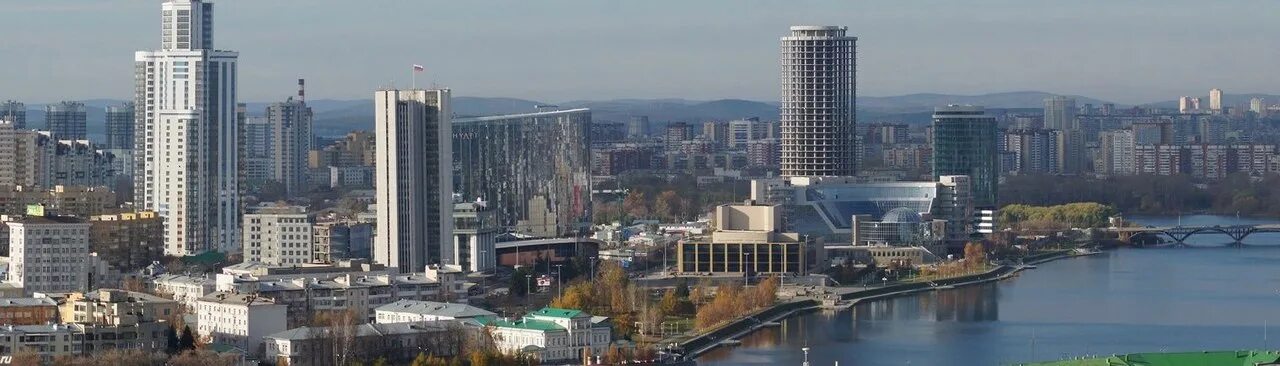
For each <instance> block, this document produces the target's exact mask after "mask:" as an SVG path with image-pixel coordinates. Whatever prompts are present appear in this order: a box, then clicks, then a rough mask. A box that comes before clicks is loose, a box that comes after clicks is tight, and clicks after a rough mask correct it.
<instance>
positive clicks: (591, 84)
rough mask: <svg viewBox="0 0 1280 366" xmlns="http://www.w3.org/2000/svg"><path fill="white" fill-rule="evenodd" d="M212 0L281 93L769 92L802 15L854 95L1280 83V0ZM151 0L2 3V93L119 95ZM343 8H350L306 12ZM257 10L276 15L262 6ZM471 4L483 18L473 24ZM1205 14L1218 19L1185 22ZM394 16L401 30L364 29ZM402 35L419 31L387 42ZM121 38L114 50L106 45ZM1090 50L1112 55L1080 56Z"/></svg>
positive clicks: (1260, 87) (260, 94) (567, 95)
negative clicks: (305, 81) (855, 86)
mask: <svg viewBox="0 0 1280 366" xmlns="http://www.w3.org/2000/svg"><path fill="white" fill-rule="evenodd" d="M221 3H225V5H224V6H225V7H226V8H227V9H229V10H228V11H227V12H226V13H227V14H226V15H223V16H220V17H219V18H217V20H216V21H217V22H218V23H219V24H220V25H221V26H220V29H222V31H221V32H220V34H219V45H220V46H221V47H225V48H231V49H236V50H239V51H242V52H245V53H246V54H253V55H257V56H256V57H257V58H256V59H253V60H246V61H245V62H243V65H242V67H241V68H242V72H243V73H244V76H245V78H244V80H245V85H243V86H242V87H241V89H242V90H243V91H244V92H243V93H244V95H243V96H244V98H241V99H242V100H251V101H258V100H274V99H275V96H278V95H287V94H286V93H289V92H290V91H291V90H290V88H289V86H288V85H290V83H289V82H287V81H289V80H292V79H295V78H297V77H308V78H310V79H312V80H313V82H312V86H313V88H312V89H313V93H312V96H313V99H317V100H318V99H366V98H367V96H365V95H364V94H366V93H365V91H367V90H371V89H377V88H379V87H383V86H388V85H389V84H390V82H391V81H394V82H395V86H399V87H403V86H407V84H409V83H408V79H409V75H408V74H409V65H411V64H413V63H420V64H424V65H426V67H427V72H426V74H425V75H423V77H421V79H423V80H420V81H423V82H424V85H427V84H429V83H430V82H433V81H434V82H437V83H438V84H439V85H441V86H449V87H452V88H454V89H455V90H458V91H459V94H460V95H475V96H489V97H514V98H525V99H535V100H544V101H566V100H575V99H614V98H661V97H678V98H688V99H699V100H706V99H724V98H736V99H748V100H765V101H768V100H777V99H778V92H777V90H776V87H775V86H776V85H777V82H778V77H779V72H778V71H779V70H778V67H777V65H776V60H775V59H773V58H772V57H761V56H760V55H765V54H769V53H770V51H771V50H772V49H773V48H774V47H776V45H775V44H773V43H772V42H768V41H767V40H768V39H770V38H773V37H776V34H778V33H780V32H784V31H785V30H786V29H787V27H788V26H790V25H797V24H844V25H848V26H849V27H850V30H849V32H850V34H851V35H852V36H856V37H859V38H860V42H861V43H863V44H862V47H863V49H864V50H863V51H864V52H862V53H861V54H860V55H858V56H859V60H858V62H859V67H860V69H861V70H860V71H862V74H863V75H864V76H863V80H861V82H860V83H859V84H860V85H859V86H860V87H861V89H860V90H859V91H858V92H859V94H861V95H864V96H887V95H902V94H912V93H924V92H928V93H947V94H964V95H974V94H984V93H992V92H1004V91H1016V90H1032V89H1034V90H1045V91H1049V92H1053V93H1059V94H1068V95H1088V96H1091V97H1095V98H1102V99H1107V100H1111V101H1115V102H1117V103H1122V104H1140V103H1149V102H1155V101H1162V100H1171V99H1174V98H1176V97H1177V96H1181V95H1200V94H1202V93H1204V90H1208V89H1209V88H1213V87H1217V88H1222V89H1224V90H1226V91H1228V92H1257V93H1267V92H1269V91H1270V90H1272V89H1271V88H1272V85H1275V84H1276V80H1275V79H1274V78H1275V76H1268V75H1270V74H1269V73H1266V72H1265V70H1268V69H1270V67H1271V66H1270V63H1269V62H1267V61H1268V60H1274V59H1275V58H1276V56H1277V55H1278V53H1280V51H1277V50H1273V49H1269V48H1265V47H1256V46H1254V45H1255V44H1260V43H1259V42H1261V41H1263V40H1264V39H1263V38H1260V37H1263V35H1264V34H1268V33H1274V32H1270V31H1269V28H1271V27H1274V25H1270V24H1268V22H1266V21H1265V14H1270V13H1274V11H1267V9H1268V8H1274V9H1275V10H1280V4H1270V3H1262V4H1255V8H1256V9H1255V10H1256V11H1249V12H1239V11H1237V10H1238V7H1232V6H1229V5H1223V4H1211V5H1201V4H1194V6H1192V3H1190V2H1159V3H1156V2H1137V3H1124V4H1111V3H1106V5H1102V4H1103V3H1101V2H1085V3H1083V4H1080V3H1071V4H1070V6H1067V5H1066V4H1061V5H1059V4H1023V3H1009V2H1001V1H983V2H978V3H966V4H963V5H953V4H947V3H929V4H926V5H925V6H918V5H919V4H912V5H917V6H912V5H901V4H892V3H876V4H866V3H853V4H846V3H838V2H822V1H814V2H805V3H802V4H799V5H797V4H790V3H788V4H782V3H761V4H756V5H753V6H750V7H740V8H738V7H729V6H724V5H725V4H723V3H719V2H707V3H701V2H700V3H696V4H680V7H678V8H676V7H673V5H672V4H673V3H669V2H656V3H648V2H646V3H617V4H597V3H584V2H553V3H550V4H521V3H507V2H503V3H494V4H470V3H460V4H454V3H445V4H433V5H432V6H431V8H432V9H433V11H432V12H431V13H432V14H449V15H450V16H449V17H439V18H436V17H434V16H430V15H427V16H419V17H420V18H421V21H418V20H414V19H412V18H410V16H411V14H424V13H423V12H421V11H415V10H421V7H424V6H425V5H421V4H383V5H382V6H380V7H378V8H377V9H367V8H369V7H367V6H363V5H362V4H358V3H337V2H323V3H321V4H315V3H314V2H308V3H306V4H308V6H297V5H298V4H299V3H297V2H287V1H286V2H272V3H254V5H253V6H254V7H255V9H256V10H253V11H249V10H250V9H249V7H248V6H246V4H249V3H244V2H228V1H223V2H221ZM1180 4H1186V5H1187V6H1180ZM149 5H151V4H150V3H147V2H107V3H92V4H76V3H67V2H54V3H41V4H12V5H9V6H8V8H9V10H11V13H12V14H15V15H16V16H14V17H13V19H14V22H11V23H10V27H11V28H13V32H12V33H11V34H12V35H13V36H12V38H11V39H13V40H14V41H13V42H7V43H6V44H3V45H0V52H4V53H5V54H8V55H16V57H9V58H6V59H5V60H0V66H2V67H0V80H5V81H7V82H6V83H5V84H7V85H21V86H23V88H22V89H20V90H13V89H10V90H6V91H5V92H4V94H5V95H4V96H3V98H8V99H15V100H20V101H26V102H28V103H50V102H56V101H59V100H64V99H73V100H74V99H96V98H112V99H125V98H122V97H126V96H127V95H129V91H130V89H131V87H132V83H131V82H130V81H129V80H128V78H127V76H126V77H121V76H120V75H128V72H129V69H130V68H131V66H132V65H131V64H130V63H129V62H128V61H129V60H128V55H127V53H121V52H119V50H120V49H148V48H151V47H154V44H155V42H154V41H155V39H154V28H153V27H152V26H148V24H153V22H154V21H153V20H151V21H148V20H149V19H151V18H153V17H154V16H155V15H156V11H155V10H154V9H150V8H149ZM805 5H812V6H805ZM818 5H821V6H818ZM995 5H1001V6H995ZM908 8H910V9H908ZM1153 8H1155V9H1157V10H1159V12H1158V13H1156V14H1155V15H1156V16H1144V17H1143V18H1142V21H1141V22H1136V21H1133V17H1132V16H1131V14H1134V13H1136V12H1139V11H1150V10H1151V9H1153ZM284 9H288V11H284ZM673 9H676V10H680V11H679V12H672V10H673ZM494 10H500V11H497V12H495V11H494ZM336 14H342V15H343V16H349V17H350V19H351V21H350V22H316V21H314V20H316V19H326V18H329V17H333V16H334V15H336ZM1026 14H1038V15H1037V16H1036V17H1029V16H1027V15H1026ZM266 16H270V17H276V18H279V19H278V21H277V19H273V21H266V20H264V19H262V18H263V17H266ZM575 16H576V17H575ZM90 18H92V20H93V21H81V20H88V19H90ZM38 19H61V20H62V22H35V21H34V20H38ZM77 19H79V20H77ZM566 19H576V20H575V21H572V22H570V21H563V20H566ZM374 20H378V21H374ZM491 20H492V22H489V21H491ZM481 21H485V23H484V24H486V26H485V27H471V26H468V25H471V24H475V23H479V22H481ZM1205 22H1209V23H1215V24H1221V26H1219V27H1213V28H1206V29H1199V28H1194V27H1187V26H1186V25H1187V24H1204V23H1205ZM320 24H324V25H323V26H321V25H320ZM904 25H906V26H907V27H905V28H904ZM1081 25H1088V26H1087V27H1084V26H1081ZM91 27H92V28H91ZM397 29H399V30H402V33H403V34H404V35H403V36H399V37H382V39H379V38H378V37H374V36H373V35H374V34H385V33H386V32H388V31H394V30H397ZM637 29H644V30H646V31H643V32H641V31H635V30H637ZM1010 30H1016V31H1012V32H1011V31H1010ZM943 31H945V33H942V32H943ZM92 32H100V34H111V35H112V36H111V37H103V38H87V40H89V41H91V42H85V40H86V38H85V37H84V34H94V33H92ZM602 34H613V36H612V37H613V39H614V40H615V41H614V42H599V38H598V37H599V36H600V35H602ZM938 34H946V35H947V37H946V38H945V39H943V38H941V37H937V35H938ZM404 42H410V43H419V44H423V45H425V46H424V47H420V48H413V49H404V48H403V47H392V44H391V43H404ZM43 44H81V45H82V47H70V48H66V49H57V50H56V52H53V51H52V50H50V49H46V48H42V47H39V46H40V45H43ZM317 45H323V46H321V47H317ZM477 45H482V46H477ZM1190 46H1194V47H1190ZM1239 50H1248V51H1249V52H1248V54H1249V55H1250V56H1249V57H1237V58H1233V65H1234V67H1232V68H1231V69H1230V70H1227V69H1222V70H1214V69H1210V68H1205V67H1203V66H1201V65H1212V64H1213V63H1212V62H1211V61H1216V60H1217V59H1218V58H1219V56H1218V55H1221V54H1235V53H1238V52H1237V51H1239ZM375 51H377V53H378V54H380V55H381V54H385V53H386V52H388V51H389V52H390V54H389V55H386V56H385V57H379V58H378V59H377V60H372V59H370V58H368V57H364V56H363V55H367V54H373V53H374V52H375ZM115 54H119V55H118V56H119V57H110V55H115ZM511 54H522V55H526V56H522V58H521V60H522V62H521V63H518V64H516V63H511V62H509V60H510V57H509V55H511ZM1095 54H1110V55H1113V56H1114V57H1107V58H1095V57H1081V56H1080V55H1095ZM954 55H963V56H965V57H958V58H956V57H953V56H954ZM944 56H945V57H951V58H943V57H944ZM309 60H325V62H311V61H309ZM939 60H946V61H947V62H938V61H939ZM1040 60H1043V61H1040ZM332 65H344V66H347V67H343V68H337V67H333V66H332ZM320 75H323V76H324V78H323V79H321V78H317V77H316V76H320ZM1175 76H1176V77H1175ZM511 80H524V81H527V82H519V83H517V82H512V81H511Z"/></svg>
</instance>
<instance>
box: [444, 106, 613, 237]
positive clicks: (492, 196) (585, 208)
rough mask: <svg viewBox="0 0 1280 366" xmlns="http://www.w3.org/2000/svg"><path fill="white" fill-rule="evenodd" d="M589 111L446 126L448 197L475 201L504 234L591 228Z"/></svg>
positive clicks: (467, 120)
mask: <svg viewBox="0 0 1280 366" xmlns="http://www.w3.org/2000/svg"><path fill="white" fill-rule="evenodd" d="M590 126H591V111H590V110H588V109H572V110H563V111H550V112H537V113H528V114H516V115H505V116H491V117H478V118H458V119H454V121H453V169H454V172H453V175H454V185H453V189H454V192H456V193H458V194H460V195H462V197H463V199H466V200H468V201H470V200H475V199H476V198H481V199H483V200H485V201H488V203H489V208H490V209H491V210H493V211H494V213H495V219H496V221H497V225H498V226H499V227H501V228H502V229H503V230H504V231H508V232H518V233H522V234H527V235H532V236H539V237H556V236H568V235H578V234H581V233H584V232H585V230H586V229H587V228H589V227H590V224H591V156H590V155H591V153H590V146H591V137H590V136H591V134H590Z"/></svg>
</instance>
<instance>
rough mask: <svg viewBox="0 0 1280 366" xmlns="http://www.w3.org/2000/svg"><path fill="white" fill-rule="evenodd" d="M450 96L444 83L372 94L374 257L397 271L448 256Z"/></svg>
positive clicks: (450, 230) (450, 224)
mask: <svg viewBox="0 0 1280 366" xmlns="http://www.w3.org/2000/svg"><path fill="white" fill-rule="evenodd" d="M449 100H450V92H449V90H448V89H442V90H379V91H378V92H377V93H375V94H374V114H375V121H376V126H375V127H376V132H377V136H378V140H377V141H378V143H377V161H378V164H377V174H375V175H374V176H375V177H377V182H376V184H375V186H377V195H378V196H377V197H378V198H377V202H378V207H377V211H378V229H377V237H376V238H375V239H374V244H373V260H374V261H375V262H378V263H382V264H386V265H387V266H389V267H394V268H398V269H399V270H400V271H401V272H413V271H415V270H417V269H419V268H426V267H427V265H429V264H439V263H447V262H446V261H449V260H451V259H452V258H453V253H450V251H451V250H452V247H453V245H452V242H453V220H452V219H451V218H452V215H453V205H452V202H453V197H452V195H453V192H454V189H453V186H454V182H453V169H452V167H451V164H450V163H451V157H452V156H453V148H452V139H451V138H450V137H451V136H452V135H453V133H452V132H451V128H452V125H453V122H452V118H453V112H452V111H451V109H450V107H449ZM547 160H550V159H547ZM469 169H477V168H475V167H470V168H469Z"/></svg>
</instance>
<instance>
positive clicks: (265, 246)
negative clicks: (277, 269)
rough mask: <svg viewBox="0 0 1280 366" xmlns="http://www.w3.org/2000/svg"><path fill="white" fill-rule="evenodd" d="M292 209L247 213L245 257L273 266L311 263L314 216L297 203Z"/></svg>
mask: <svg viewBox="0 0 1280 366" xmlns="http://www.w3.org/2000/svg"><path fill="white" fill-rule="evenodd" d="M287 210H288V211H291V212H275V211H266V212H257V213H250V214H245V215H244V225H243V231H244V240H243V243H244V260H245V261H247V262H258V263H263V264H266V265H270V266H288V265H296V264H304V263H311V257H312V243H313V240H312V234H313V232H312V226H313V225H314V224H315V220H313V219H312V217H311V215H308V214H306V213H303V211H305V209H303V208H301V207H297V208H294V209H287Z"/></svg>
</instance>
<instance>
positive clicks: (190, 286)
mask: <svg viewBox="0 0 1280 366" xmlns="http://www.w3.org/2000/svg"><path fill="white" fill-rule="evenodd" d="M150 282H151V283H150V286H151V290H152V291H155V292H157V293H162V294H168V295H169V296H170V298H171V299H173V301H177V302H178V303H181V304H182V305H183V306H186V307H188V308H193V307H195V305H196V301H199V300H200V298H202V297H204V296H205V295H208V294H211V293H213V292H214V291H215V290H214V281H213V279H211V278H208V277H196V276H187V275H175V274H162V275H157V276H155V277H154V278H151V280H150Z"/></svg>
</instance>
